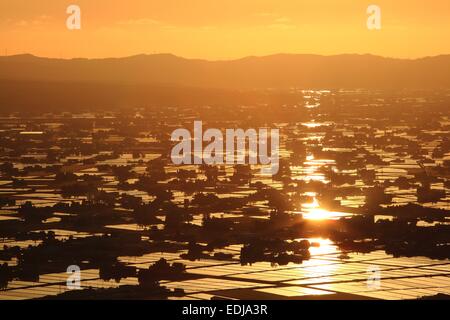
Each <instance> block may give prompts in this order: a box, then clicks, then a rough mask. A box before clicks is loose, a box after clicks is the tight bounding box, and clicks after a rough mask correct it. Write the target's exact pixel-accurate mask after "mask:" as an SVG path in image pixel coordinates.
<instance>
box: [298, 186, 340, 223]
mask: <svg viewBox="0 0 450 320" xmlns="http://www.w3.org/2000/svg"><path fill="white" fill-rule="evenodd" d="M308 195H310V196H312V197H313V201H312V202H310V203H304V204H302V211H303V218H304V219H307V220H327V219H339V218H341V217H345V216H348V215H349V214H348V213H345V212H337V211H329V210H326V209H323V208H321V207H320V204H319V201H317V199H316V197H315V196H316V194H315V193H314V192H311V193H308Z"/></svg>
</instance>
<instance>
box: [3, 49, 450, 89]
mask: <svg viewBox="0 0 450 320" xmlns="http://www.w3.org/2000/svg"><path fill="white" fill-rule="evenodd" d="M449 70H450V55H443V56H436V57H428V58H422V59H416V60H403V59H391V58H383V57H379V56H373V55H351V54H346V55H335V56H320V55H301V54H295V55H294V54H278V55H271V56H264V57H247V58H243V59H239V60H229V61H206V60H197V59H184V58H180V57H176V56H174V55H171V54H155V55H138V56H132V57H126V58H110V59H71V60H61V59H47V58H39V57H35V56H32V55H17V56H10V57H0V79H2V80H27V81H30V80H32V81H51V82H89V83H114V84H158V85H161V84H163V85H175V86H179V85H182V86H189V87H202V88H237V89H243V88H267V87H271V88H288V87H292V86H295V87H305V88H315V87H320V88H424V87H426V88H448V87H450V77H449V76H448V72H449Z"/></svg>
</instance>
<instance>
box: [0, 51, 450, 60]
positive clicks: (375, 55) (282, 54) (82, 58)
mask: <svg viewBox="0 0 450 320" xmlns="http://www.w3.org/2000/svg"><path fill="white" fill-rule="evenodd" d="M158 55H160V56H163V55H167V56H174V57H176V58H180V59H185V60H202V61H208V62H220V61H239V60H244V59H249V58H266V57H273V56H318V57H337V56H373V57H379V58H384V59H394V60H410V61H414V60H421V59H426V58H436V57H442V56H449V55H450V53H442V54H437V55H426V56H421V57H416V58H401V57H392V56H383V55H378V54H373V53H336V54H319V53H288V52H279V53H272V54H265V55H247V56H243V57H240V58H228V59H227V58H221V59H207V58H195V57H185V56H182V55H178V54H175V53H170V52H158V53H156V52H154V53H137V54H133V55H127V56H108V57H89V58H87V57H71V58H67V57H65V58H62V57H50V56H40V55H36V54H33V53H29V52H27V53H17V54H4V55H1V56H0V57H3V58H6V57H18V56H32V57H35V58H40V59H52V60H67V61H70V60H107V59H126V58H133V57H139V56H158Z"/></svg>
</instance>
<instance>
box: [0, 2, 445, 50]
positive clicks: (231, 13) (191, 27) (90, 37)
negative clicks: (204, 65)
mask: <svg viewBox="0 0 450 320" xmlns="http://www.w3.org/2000/svg"><path fill="white" fill-rule="evenodd" d="M70 4H77V5H79V6H80V7H81V13H82V29H81V30H77V31H69V30H68V29H67V28H66V23H65V22H66V19H67V16H68V15H67V14H66V8H67V6H68V5H70ZM370 4H377V5H379V6H380V7H381V10H382V29H381V30H380V31H369V30H368V29H367V27H366V19H367V14H366V8H367V6H368V5H370ZM449 36H450V1H449V0H429V1H425V0H373V1H372V0H371V1H365V0H158V1H155V0H71V1H66V0H1V1H0V54H2V55H3V54H5V52H6V50H7V53H8V54H9V55H11V54H18V53H32V54H35V55H38V56H48V57H63V58H69V57H120V56H129V55H134V54H140V53H162V52H164V53H173V54H176V55H179V56H184V57H188V58H206V59H230V58H240V57H243V56H248V55H268V54H273V53H317V54H339V53H372V54H378V55H383V56H390V57H402V58H415V57H422V56H428V55H438V54H447V53H450V37H449Z"/></svg>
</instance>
